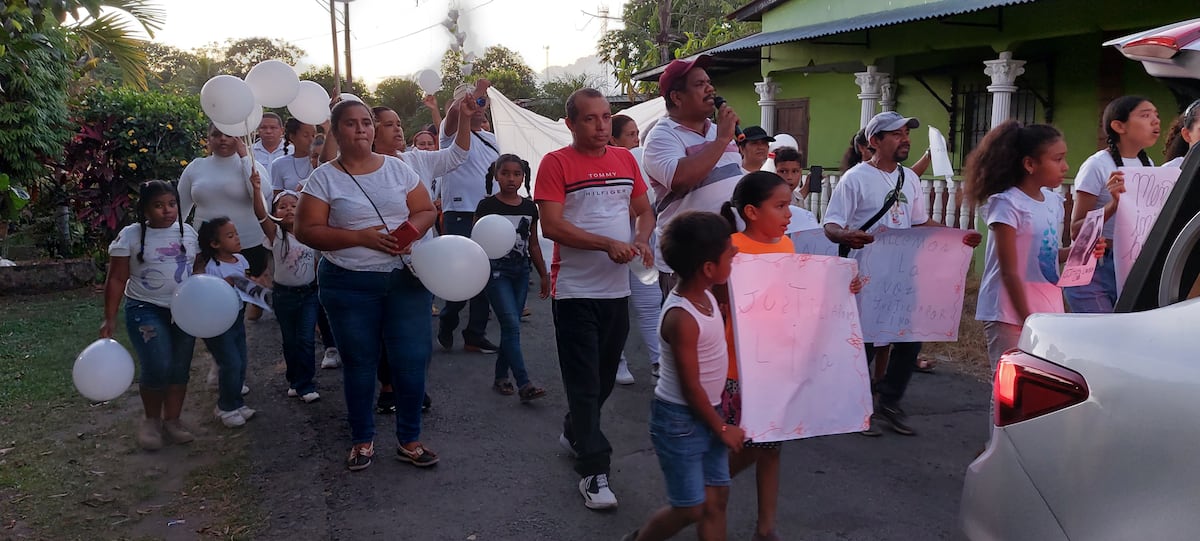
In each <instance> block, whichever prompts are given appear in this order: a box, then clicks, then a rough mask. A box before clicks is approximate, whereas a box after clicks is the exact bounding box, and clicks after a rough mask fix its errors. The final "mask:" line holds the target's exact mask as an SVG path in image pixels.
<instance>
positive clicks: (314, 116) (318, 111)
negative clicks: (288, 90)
mask: <svg viewBox="0 0 1200 541" xmlns="http://www.w3.org/2000/svg"><path fill="white" fill-rule="evenodd" d="M287 109H288V112H289V113H291V114H292V116H294V117H296V118H297V119H298V120H300V122H303V123H305V124H313V125H317V124H321V123H323V122H325V121H326V120H329V94H328V93H326V92H325V89H324V88H321V85H319V84H317V83H314V82H312V81H300V91H299V92H297V93H296V99H294V100H292V102H291V103H289V104H288V106H287Z"/></svg>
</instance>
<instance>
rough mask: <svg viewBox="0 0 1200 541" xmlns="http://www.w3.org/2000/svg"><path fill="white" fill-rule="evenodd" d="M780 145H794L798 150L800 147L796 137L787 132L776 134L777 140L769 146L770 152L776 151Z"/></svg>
mask: <svg viewBox="0 0 1200 541" xmlns="http://www.w3.org/2000/svg"><path fill="white" fill-rule="evenodd" d="M779 147H792V148H794V149H797V150H799V149H800V145H798V144H796V138H795V137H792V136H791V135H788V134H786V133H780V134H776V135H775V142H773V143H771V144H770V145H769V146H768V147H767V148H768V149H769V151H770V152H775V149H777V148H779Z"/></svg>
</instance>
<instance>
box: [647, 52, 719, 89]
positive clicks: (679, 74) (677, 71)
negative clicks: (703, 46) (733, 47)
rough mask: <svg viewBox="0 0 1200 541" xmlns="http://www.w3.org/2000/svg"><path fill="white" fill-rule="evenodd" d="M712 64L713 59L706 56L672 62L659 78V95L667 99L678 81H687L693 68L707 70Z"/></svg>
mask: <svg viewBox="0 0 1200 541" xmlns="http://www.w3.org/2000/svg"><path fill="white" fill-rule="evenodd" d="M711 62H712V57H711V56H708V55H706V54H702V55H700V56H697V57H696V58H694V59H692V60H686V59H676V60H672V61H671V63H670V64H667V69H664V70H663V72H662V75H659V76H658V94H659V95H660V96H663V97H664V98H665V97H666V96H667V92H669V91H670V90H671V86H673V85H674V84H675V82H676V81H679V80H681V79H686V78H687V74H688V72H689V71H692V69H693V68H706V67H708V65H709V63H711Z"/></svg>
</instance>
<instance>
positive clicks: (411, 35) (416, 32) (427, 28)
mask: <svg viewBox="0 0 1200 541" xmlns="http://www.w3.org/2000/svg"><path fill="white" fill-rule="evenodd" d="M317 1H320V0H317ZM495 1H496V0H487V1H486V2H484V3H482V4H479V5H478V6H475V7H473V8H471V9H467V10H463V13H470V12H472V11H475V10H477V9H479V8H481V7H483V6H486V5H488V4H490V3H492V2H495ZM438 26H442V23H441V22H440V21H439V22H436V23H433V24H431V25H429V26H426V27H425V28H422V29H420V30H415V31H413V32H409V33H407V34H404V35H403V36H400V37H395V38H392V39H389V40H386V41H381V42H379V43H373V44H371V45H365V46H362V47H359V48H358V50H359V51H361V50H363V49H372V48H375V47H379V46H381V45H387V44H389V43H394V42H397V41H400V40H402V39H404V38H410V37H413V36H415V35H417V34H420V33H421V32H424V31H426V30H429V29H431V28H435V27H438Z"/></svg>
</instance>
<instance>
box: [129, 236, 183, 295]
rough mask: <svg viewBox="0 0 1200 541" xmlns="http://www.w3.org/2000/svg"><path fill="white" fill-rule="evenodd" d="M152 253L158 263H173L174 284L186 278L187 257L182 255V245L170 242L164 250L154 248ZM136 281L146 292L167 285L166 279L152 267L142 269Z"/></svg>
mask: <svg viewBox="0 0 1200 541" xmlns="http://www.w3.org/2000/svg"><path fill="white" fill-rule="evenodd" d="M154 252H155V253H156V254H157V256H155V257H157V258H158V262H159V263H166V262H168V261H171V260H174V261H175V277H174V279H175V283H176V284H178V283H180V282H183V279H184V278H186V277H187V270H188V269H187V268H188V256H187V254H185V253H183V245H182V244H180V243H178V242H172V243H171V245H170V246H167V247H165V248H156V249H155V250H154ZM138 281H140V282H141V284H142V287H143V288H145V289H146V291H157V290H159V289H162V288H163V286H165V285H167V279H166V278H165V277H164V276H163V273H162V272H161V271H159V270H158V269H156V268H154V267H144V268H143V269H142V274H141V276H138Z"/></svg>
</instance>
